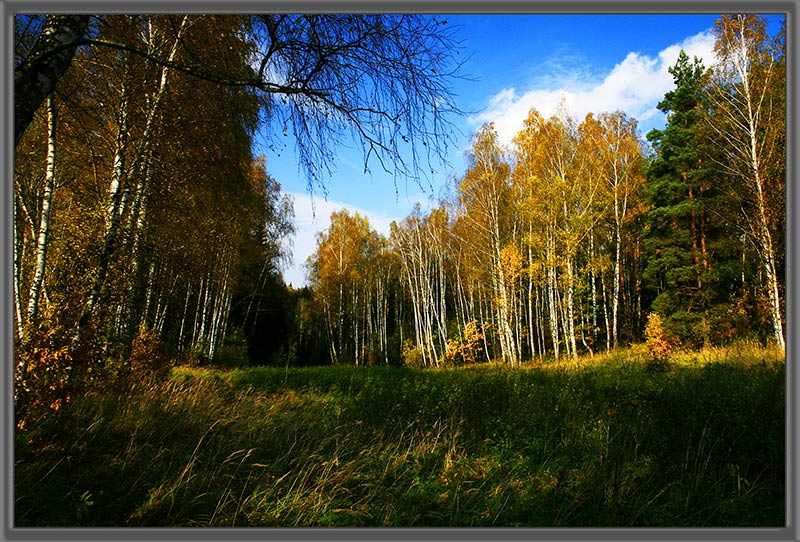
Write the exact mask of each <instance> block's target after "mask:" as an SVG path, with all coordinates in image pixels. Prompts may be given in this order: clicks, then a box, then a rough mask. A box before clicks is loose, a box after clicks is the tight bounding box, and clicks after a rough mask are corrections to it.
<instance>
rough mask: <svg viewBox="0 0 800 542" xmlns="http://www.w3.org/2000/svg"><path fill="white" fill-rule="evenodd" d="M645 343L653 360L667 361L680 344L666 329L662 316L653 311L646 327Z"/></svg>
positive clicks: (648, 317)
mask: <svg viewBox="0 0 800 542" xmlns="http://www.w3.org/2000/svg"><path fill="white" fill-rule="evenodd" d="M644 337H645V345H646V346H647V350H648V354H649V355H650V358H651V361H653V362H665V361H667V360H668V358H669V356H670V354H672V352H673V351H674V349H675V347H677V346H678V344H679V341H678V340H677V339H676V338H675V337H674V336H672V335H671V334H669V333H668V332H667V331H666V330H665V329H664V324H663V322H662V320H661V316H660V315H659V314H658V313H656V312H651V313H650V314H649V315H648V316H647V325H646V326H645V328H644Z"/></svg>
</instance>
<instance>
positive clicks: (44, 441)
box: [14, 346, 785, 527]
mask: <svg viewBox="0 0 800 542" xmlns="http://www.w3.org/2000/svg"><path fill="white" fill-rule="evenodd" d="M645 360H646V355H645V353H644V352H643V351H642V350H641V349H638V348H634V349H630V350H625V351H620V352H618V353H615V354H612V355H606V356H595V357H594V358H593V359H589V358H586V359H582V360H581V361H579V362H569V363H567V362H563V363H544V364H539V365H536V364H533V363H530V364H526V365H524V366H523V367H522V368H519V369H508V368H504V367H502V366H498V365H495V364H484V365H478V366H470V367H463V368H457V369H444V370H430V369H429V370H420V369H410V368H403V367H350V366H335V367H317V368H288V369H287V368H248V369H236V370H226V371H223V370H219V369H209V368H205V369H204V368H185V367H179V368H175V369H173V370H172V373H171V374H170V377H169V378H168V379H167V380H162V381H145V382H138V383H134V384H130V385H128V386H127V387H125V388H120V387H119V386H118V387H116V388H113V389H108V390H104V391H97V392H93V393H90V394H87V395H85V396H82V397H79V398H74V399H73V400H72V401H71V402H70V403H69V404H68V405H67V406H65V407H64V408H63V409H62V410H61V411H60V412H58V413H57V414H50V415H47V416H42V417H41V418H40V419H36V420H31V421H30V422H29V423H28V424H27V425H26V429H24V430H18V431H17V433H16V445H15V456H16V457H15V473H14V474H15V497H14V498H15V525H16V526H18V527H21V526H55V527H58V526H151V527H155V526H306V527H310V526H314V527H320V526H394V527H405V526H458V527H470V526H528V527H550V526H562V527H578V526H581V527H582V526H687V527H701V526H715V527H717V526H725V527H744V526H773V527H775V526H783V525H784V521H785V519H784V518H785V494H784V491H785V484H784V480H785V437H784V435H785V364H784V356H783V353H782V352H779V351H776V350H766V349H761V348H757V347H752V346H740V347H736V348H729V349H723V350H706V351H703V352H696V353H686V354H681V355H676V356H673V357H672V359H671V360H670V361H669V362H666V363H652V362H647V361H645Z"/></svg>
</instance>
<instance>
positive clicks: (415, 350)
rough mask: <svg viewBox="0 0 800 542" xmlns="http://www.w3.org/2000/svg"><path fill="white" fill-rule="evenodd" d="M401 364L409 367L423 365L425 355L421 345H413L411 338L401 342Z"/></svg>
mask: <svg viewBox="0 0 800 542" xmlns="http://www.w3.org/2000/svg"><path fill="white" fill-rule="evenodd" d="M402 355H403V364H404V365H407V366H409V367H416V368H420V367H424V366H425V356H424V352H423V347H422V346H415V345H414V343H413V342H412V341H411V339H406V341H405V342H404V343H403V354H402Z"/></svg>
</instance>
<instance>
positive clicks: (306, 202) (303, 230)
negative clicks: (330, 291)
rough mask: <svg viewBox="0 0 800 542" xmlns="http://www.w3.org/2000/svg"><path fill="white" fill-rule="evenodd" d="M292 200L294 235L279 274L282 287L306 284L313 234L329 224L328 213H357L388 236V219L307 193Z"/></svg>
mask: <svg viewBox="0 0 800 542" xmlns="http://www.w3.org/2000/svg"><path fill="white" fill-rule="evenodd" d="M290 195H291V196H292V198H293V199H294V214H295V228H296V233H295V237H294V242H293V251H292V252H293V256H292V260H293V261H292V265H291V266H289V267H287V268H286V269H285V270H284V272H283V278H284V281H285V282H286V284H292V285H293V286H294V287H300V286H303V285H305V284H306V270H305V263H306V260H307V259H308V257H309V256H311V255H312V254H313V253H314V251H315V250H316V249H317V232H321V231H324V230H327V229H328V227H330V224H331V213H333V212H334V211H341V210H342V209H347V210H348V211H349V212H350V213H351V214H354V213H358V214H359V215H361V216H364V217H366V218H367V220H369V224H370V226H371V227H372V228H373V229H375V230H376V231H377V232H378V233H380V234H382V235H385V236H388V235H389V225H390V224H391V223H392V220H393V219H392V218H389V217H387V216H384V215H381V214H379V213H375V212H372V211H367V210H365V209H359V208H357V207H353V206H352V205H348V204H346V203H341V202H338V201H330V200H325V199H323V198H319V197H312V196H310V195H308V194H301V193H296V192H290Z"/></svg>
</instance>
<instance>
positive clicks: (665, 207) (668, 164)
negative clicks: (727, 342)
mask: <svg viewBox="0 0 800 542" xmlns="http://www.w3.org/2000/svg"><path fill="white" fill-rule="evenodd" d="M669 71H670V73H671V74H672V75H673V77H674V80H675V89H674V90H672V91H670V92H668V93H667V94H666V95H665V96H664V99H663V100H662V101H661V102H660V103H659V104H658V108H659V109H660V110H661V111H663V112H664V113H666V114H667V117H668V123H667V126H666V128H664V129H663V130H652V131H651V132H650V133H648V134H647V138H648V140H649V141H650V143H651V144H652V145H653V148H654V149H655V151H656V156H655V158H654V159H653V160H652V162H651V163H650V165H649V168H648V170H647V177H648V196H649V203H650V205H651V206H652V207H651V209H650V211H649V212H648V215H647V230H646V234H645V247H646V250H647V251H648V260H647V264H646V269H645V273H646V278H647V279H648V280H649V283H650V285H651V288H653V290H654V291H652V295H654V296H655V299H654V300H653V303H652V309H653V310H654V311H655V312H658V313H660V314H661V315H662V316H664V317H666V324H665V325H667V326H668V327H669V328H671V331H673V332H674V333H676V334H677V335H678V336H679V337H680V338H681V340H683V341H685V342H689V343H693V344H695V345H696V344H699V343H701V342H703V343H706V342H708V341H709V340H710V339H712V329H716V330H717V331H718V332H721V333H723V334H724V332H725V329H723V328H720V327H718V326H716V325H714V323H717V324H719V323H720V322H718V320H719V319H720V318H723V317H724V314H725V313H726V310H725V304H726V303H727V301H728V298H729V293H730V290H731V288H732V285H731V282H732V280H733V274H734V270H732V269H731V265H730V262H731V261H736V258H735V257H734V258H731V254H729V252H731V247H732V246H735V244H736V243H735V239H734V242H733V243H731V238H730V231H729V230H728V228H727V227H726V226H725V221H723V220H720V219H719V218H718V217H717V215H718V214H719V213H721V212H723V211H722V203H723V199H724V196H723V194H722V193H721V191H720V190H719V188H718V183H717V182H716V178H715V175H716V174H717V173H716V168H715V167H714V163H713V161H712V152H713V150H712V149H711V148H710V146H709V143H708V141H709V140H708V138H707V137H706V134H704V130H705V125H704V123H703V122H702V117H701V115H702V111H701V108H702V107H703V106H704V105H705V99H706V97H705V95H704V91H703V82H704V76H705V69H704V67H703V64H702V62H701V61H700V60H699V59H697V58H695V59H694V61H690V60H689V57H688V56H687V55H686V53H685V52H683V51H681V53H680V55H679V57H678V61H677V63H676V64H675V66H673V67H672V68H670V70H669ZM726 329H727V328H726ZM717 338H721V337H719V336H717Z"/></svg>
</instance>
